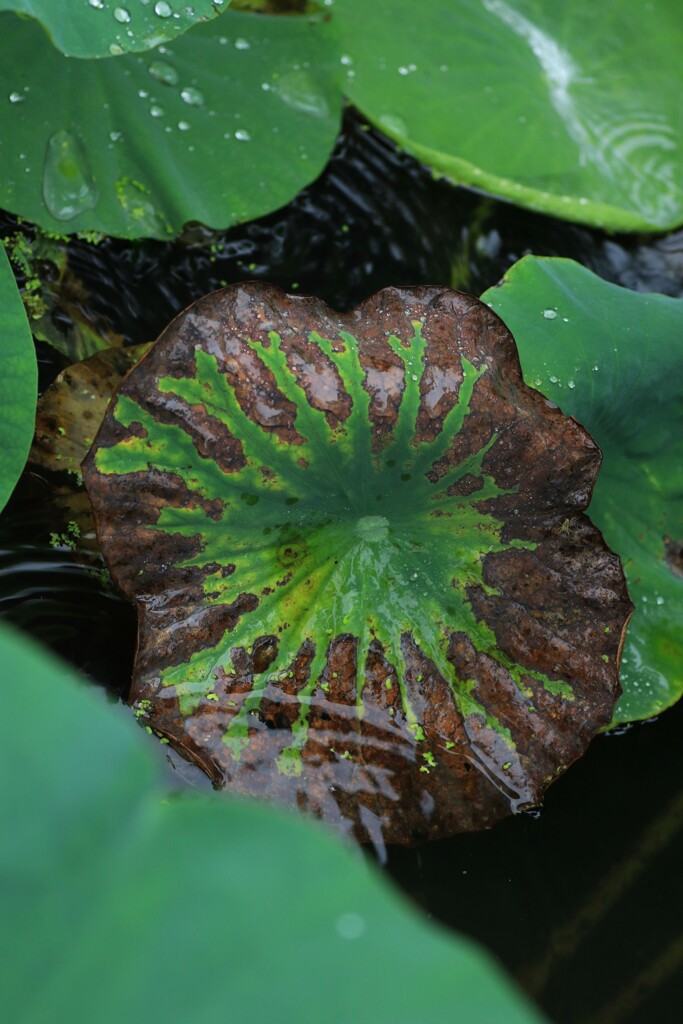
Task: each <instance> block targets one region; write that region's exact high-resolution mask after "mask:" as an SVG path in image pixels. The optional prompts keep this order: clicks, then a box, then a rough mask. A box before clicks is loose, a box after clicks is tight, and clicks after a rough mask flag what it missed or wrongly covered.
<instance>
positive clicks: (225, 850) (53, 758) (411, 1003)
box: [0, 627, 541, 1024]
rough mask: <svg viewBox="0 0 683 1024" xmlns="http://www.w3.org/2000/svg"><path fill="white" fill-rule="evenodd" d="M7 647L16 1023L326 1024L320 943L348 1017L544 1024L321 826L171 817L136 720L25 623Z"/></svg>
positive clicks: (339, 1011) (332, 1002) (0, 790)
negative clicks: (33, 638)
mask: <svg viewBox="0 0 683 1024" xmlns="http://www.w3.org/2000/svg"><path fill="white" fill-rule="evenodd" d="M0 644H1V649H2V664H3V668H4V671H5V673H6V675H7V678H9V679H12V680H13V685H12V686H11V687H9V688H8V690H7V695H6V696H7V700H6V702H5V708H4V712H3V715H2V719H1V720H0V759H1V761H2V772H1V773H0V780H1V781H0V809H1V813H2V816H3V820H4V821H6V822H11V823H12V827H11V829H7V830H6V835H5V836H4V838H3V843H2V849H1V851H0V894H1V899H2V906H3V914H2V931H3V939H4V941H5V946H6V949H7V950H8V957H7V967H8V969H7V970H6V971H5V972H4V980H3V1008H4V1010H5V1013H6V1014H7V1015H8V1016H9V1018H10V1019H11V1020H17V1021H18V1020H22V1021H39V1020H40V1021H42V1022H45V1024H50V1022H55V1024H56V1022H62V1021H66V1020H91V1021H98V1022H99V1024H120V1022H121V1021H123V1020H125V1021H128V1022H130V1024H147V1022H149V1021H150V1020H164V1021H167V1022H168V1024H187V1021H189V1020H192V1021H194V1022H196V1024H210V1022H211V1024H212V1022H214V1021H216V1020H217V1019H224V1018H225V1008H226V1007H230V1017H231V1019H233V1018H234V1019H235V1020H240V1019H242V1018H245V1017H247V1016H249V1014H252V1015H253V1007H254V993H255V992H256V991H257V992H258V1007H259V1010H258V1016H259V1019H263V1020H280V1019H283V1017H285V1018H286V1019H290V1018H291V1019H294V1018H296V1019H297V1020H298V1021H301V1022H302V1024H313V1022H317V1021H318V1020H320V1004H319V1001H318V1002H316V1001H315V1000H312V999H311V998H310V994H309V993H308V992H307V991H306V989H305V986H304V987H302V985H301V965H302V964H303V963H306V962H307V961H308V960H309V959H310V952H311V944H312V943H313V944H314V945H315V950H316V957H317V966H316V985H319V986H321V988H322V990H323V991H324V992H325V1000H326V1003H327V1004H328V1005H329V1006H331V1007H334V1011H333V1017H332V1018H330V1019H334V1020H345V1021H357V1022H359V1024H366V1022H367V1024H370V1022H373V1024H374V1022H375V1021H377V1020H381V1019H384V1017H385V1016H386V1017H387V1018H390V1019H391V1020H392V1021H396V1022H397V1024H409V1022H410V1024H412V1022H413V1021H415V1020H416V1019H418V1018H420V1017H421V1016H422V1015H427V1016H428V1018H429V1020H430V1021H435V1022H441V1021H443V1022H444V1024H445V1022H447V1021H448V1022H451V1021H452V1020H453V1007H454V1006H456V1005H457V1007H458V1011H459V1013H462V1019H463V1020H476V1021H491V1022H497V1021H502V1020H505V1021H506V1022H510V1024H534V1022H536V1024H538V1022H540V1020H541V1018H540V1016H539V1014H538V1013H537V1012H536V1011H535V1010H534V1009H533V1008H532V1007H531V1006H530V1005H529V1004H528V1003H527V1002H526V1000H525V999H524V998H523V997H522V996H521V995H520V994H519V993H517V992H516V991H515V990H514V989H513V987H512V986H511V985H510V983H509V982H508V981H507V980H506V979H505V978H504V976H503V975H502V974H501V972H500V971H499V969H498V968H497V967H496V966H495V965H494V964H493V962H492V961H490V960H489V959H488V958H487V957H486V956H485V955H484V954H483V953H482V952H481V951H479V950H478V949H477V948H476V947H474V946H472V945H470V943H468V942H467V941H466V940H464V939H461V938H459V937H457V936H455V935H447V934H446V933H445V932H443V931H441V930H437V929H436V928H433V927H432V926H430V925H428V924H427V922H426V921H425V920H424V919H421V918H419V917H418V916H417V914H416V913H415V911H413V910H412V909H410V908H409V907H408V906H407V905H406V904H404V903H403V901H402V900H400V899H399V898H398V897H397V896H396V895H395V894H394V893H393V892H392V891H391V890H390V889H389V888H388V887H387V886H386V885H385V884H384V883H383V882H382V880H381V879H380V878H379V877H378V876H377V875H376V874H375V873H374V872H373V871H372V870H371V869H370V867H369V866H368V865H367V864H366V863H365V862H364V861H363V860H362V859H360V858H359V857H358V856H355V855H354V853H353V852H352V851H350V850H349V849H347V848H345V847H344V846H342V845H341V844H339V843H337V842H335V841H333V840H332V839H331V838H330V837H329V836H327V835H326V834H325V833H324V832H322V831H321V830H320V829H317V828H314V827H313V826H312V825H310V824H308V823H306V822H304V821H301V820H297V819H296V818H295V817H293V816H292V817H285V816H284V815H283V814H281V813H276V812H275V811H273V810H271V809H270V808H266V807H263V806H257V805H253V804H252V805H249V804H246V803H228V802H227V801H222V800H221V801H219V800H213V801H207V800H205V799H201V798H198V799H197V798H191V797H189V796H183V797H176V798H175V799H173V800H165V801H163V802H162V797H163V796H164V793H163V789H162V786H161V784H160V782H159V778H158V773H157V772H156V771H155V765H154V758H153V757H152V751H151V750H150V749H148V748H146V745H145V742H144V740H143V738H142V736H141V735H140V734H139V733H138V734H137V735H136V729H135V727H134V726H133V725H132V723H130V722H125V721H123V719H122V718H121V717H120V716H119V715H117V714H116V713H115V710H114V709H113V708H111V707H108V706H106V705H105V704H104V703H103V702H102V701H98V700H97V699H96V698H95V696H94V695H93V693H92V692H89V691H88V690H87V689H86V688H84V687H83V686H81V685H79V682H78V680H76V679H75V678H74V677H73V676H72V675H71V674H70V673H69V672H68V671H67V670H66V668H64V667H63V666H62V665H60V664H59V663H58V662H57V661H55V660H54V659H53V658H52V657H48V655H47V654H44V653H42V652H41V651H40V650H38V649H37V648H35V647H33V646H32V645H30V644H29V643H28V641H27V640H24V639H20V638H19V637H18V636H17V635H15V634H13V633H9V632H8V631H7V629H6V627H3V628H2V630H1V632H0ZM302 865H304V866H305V870H304V871H302ZM265 879H267V882H268V884H267V885H264V880H265ZM272 892H277V899H275V900H273V899H272V898H271V896H270V894H271V893H272ZM37 963H38V964H40V984H39V985H37V984H36V983H35V978H36V964H37ZM179 963H180V964H181V966H182V969H174V970H169V964H179ZM387 963H389V964H391V967H392V969H391V971H387V970H381V969H378V966H377V965H378V964H387ZM9 968H11V969H9ZM266 972H267V976H268V984H265V985H264V984H263V978H264V975H265V973H266ZM154 978H163V984H161V985H158V984H152V983H151V979H154Z"/></svg>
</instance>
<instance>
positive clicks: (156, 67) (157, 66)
mask: <svg viewBox="0 0 683 1024" xmlns="http://www.w3.org/2000/svg"><path fill="white" fill-rule="evenodd" d="M147 70H148V71H149V73H150V75H151V76H152V78H156V80H157V82H163V83H164V85H177V84H178V72H177V71H176V69H175V68H174V67H173V65H172V64H169V63H168V61H165V60H153V61H152V63H151V64H150V65H149V67H148V68H147Z"/></svg>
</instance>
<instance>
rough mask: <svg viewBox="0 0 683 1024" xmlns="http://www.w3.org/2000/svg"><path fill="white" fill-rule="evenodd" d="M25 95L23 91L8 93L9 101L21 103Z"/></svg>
mask: <svg viewBox="0 0 683 1024" xmlns="http://www.w3.org/2000/svg"><path fill="white" fill-rule="evenodd" d="M25 99H26V97H25V96H24V94H23V92H11V93H10V94H9V101H10V103H23V102H24V100H25Z"/></svg>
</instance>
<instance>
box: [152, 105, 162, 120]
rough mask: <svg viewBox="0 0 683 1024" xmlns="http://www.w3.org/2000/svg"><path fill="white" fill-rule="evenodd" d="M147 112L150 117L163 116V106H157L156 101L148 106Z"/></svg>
mask: <svg viewBox="0 0 683 1024" xmlns="http://www.w3.org/2000/svg"><path fill="white" fill-rule="evenodd" d="M149 112H150V114H151V115H152V117H163V116H164V108H163V107H158V106H157V105H156V103H153V104H152V106H151V107H150V108H149Z"/></svg>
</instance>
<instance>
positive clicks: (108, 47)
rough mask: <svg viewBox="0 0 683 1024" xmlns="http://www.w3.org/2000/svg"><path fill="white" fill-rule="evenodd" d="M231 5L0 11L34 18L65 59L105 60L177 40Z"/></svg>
mask: <svg viewBox="0 0 683 1024" xmlns="http://www.w3.org/2000/svg"><path fill="white" fill-rule="evenodd" d="M229 2H230V0H194V3H193V4H191V5H190V4H186V3H184V2H183V0H128V2H127V0H0V11H15V12H16V13H17V14H24V15H29V16H30V17H31V18H36V19H37V21H39V22H40V23H41V24H42V25H43V27H44V28H45V29H46V31H47V33H48V35H49V36H50V39H51V40H52V42H53V43H54V45H55V46H56V47H57V48H58V49H59V50H61V51H62V53H64V54H66V55H67V57H110V56H112V55H113V56H117V55H119V54H122V53H129V52H132V51H136V50H149V49H151V48H152V47H155V46H160V45H161V44H162V43H165V42H167V41H169V40H174V39H176V38H177V37H178V36H179V35H182V33H183V32H186V31H187V30H188V28H191V27H192V26H193V25H194V24H195V23H196V22H198V21H206V20H207V19H208V18H215V17H216V16H217V15H218V14H220V13H221V8H225V7H226V6H227V4H228V3H229Z"/></svg>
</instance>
